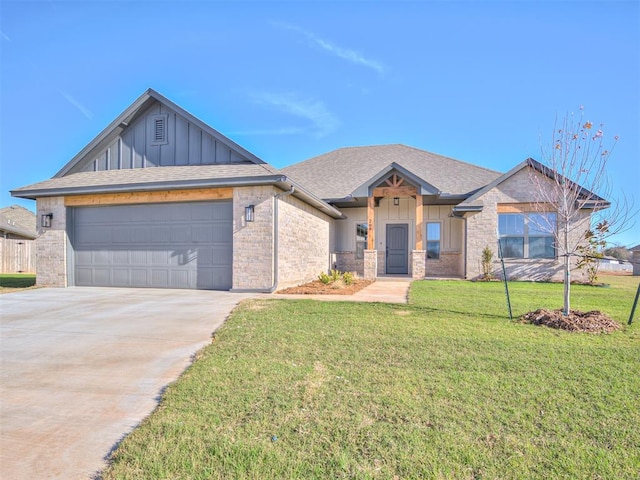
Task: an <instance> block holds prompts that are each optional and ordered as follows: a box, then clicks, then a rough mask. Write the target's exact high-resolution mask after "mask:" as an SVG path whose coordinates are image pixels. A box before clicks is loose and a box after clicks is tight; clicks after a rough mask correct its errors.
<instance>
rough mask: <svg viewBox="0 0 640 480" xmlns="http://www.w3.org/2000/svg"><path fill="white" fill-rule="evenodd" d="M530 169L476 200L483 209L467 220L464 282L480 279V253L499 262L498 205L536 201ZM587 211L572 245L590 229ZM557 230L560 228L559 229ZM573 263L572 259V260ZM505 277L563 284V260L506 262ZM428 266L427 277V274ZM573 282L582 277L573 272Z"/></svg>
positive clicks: (497, 268)
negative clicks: (490, 254)
mask: <svg viewBox="0 0 640 480" xmlns="http://www.w3.org/2000/svg"><path fill="white" fill-rule="evenodd" d="M530 175H531V173H530V168H526V169H522V170H521V171H519V172H518V173H516V174H515V175H513V176H512V177H511V178H509V179H508V180H506V181H505V182H503V183H501V184H500V185H498V186H497V187H495V188H493V189H491V190H490V191H488V192H487V193H485V194H484V195H483V196H482V197H480V198H479V199H478V200H480V201H482V203H483V205H484V207H483V210H482V212H479V213H476V214H472V215H470V216H469V217H468V218H467V275H466V276H467V278H468V279H477V278H479V277H480V276H481V275H482V263H481V262H482V250H483V249H484V248H485V247H486V246H488V247H489V248H491V250H493V252H494V258H495V259H497V258H498V247H497V238H496V232H497V227H498V208H497V206H498V204H499V203H529V202H534V201H535V196H534V192H533V188H534V186H533V184H532V180H531V176H530ZM589 218H590V211H585V212H584V215H583V217H582V218H581V219H580V220H579V221H578V223H577V227H579V228H576V229H575V230H574V238H573V239H572V240H573V241H575V240H576V238H577V237H579V236H580V232H584V231H585V230H586V229H587V228H589ZM559 227H560V226H559ZM572 261H573V262H574V263H575V259H572ZM505 266H506V269H507V277H508V278H509V279H513V280H517V279H522V280H558V281H560V280H562V258H558V259H526V258H525V259H505ZM494 267H495V268H494V274H495V275H496V276H498V277H501V276H502V271H501V267H500V262H499V261H498V260H496V261H495V262H494ZM428 268H429V267H428V266H427V274H429V269H428ZM572 277H573V278H574V279H583V278H584V273H583V272H581V271H578V270H575V269H574V270H572Z"/></svg>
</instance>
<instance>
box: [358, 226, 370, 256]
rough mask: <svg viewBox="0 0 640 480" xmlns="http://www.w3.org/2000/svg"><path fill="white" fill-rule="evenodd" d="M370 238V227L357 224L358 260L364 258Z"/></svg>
mask: <svg viewBox="0 0 640 480" xmlns="http://www.w3.org/2000/svg"><path fill="white" fill-rule="evenodd" d="M368 237H369V225H368V224H366V223H358V224H356V258H364V251H365V250H366V248H367V241H368Z"/></svg>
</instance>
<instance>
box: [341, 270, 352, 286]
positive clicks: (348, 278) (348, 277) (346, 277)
mask: <svg viewBox="0 0 640 480" xmlns="http://www.w3.org/2000/svg"><path fill="white" fill-rule="evenodd" d="M342 281H343V282H344V284H345V285H351V284H352V283H353V273H352V272H344V273H343V274H342Z"/></svg>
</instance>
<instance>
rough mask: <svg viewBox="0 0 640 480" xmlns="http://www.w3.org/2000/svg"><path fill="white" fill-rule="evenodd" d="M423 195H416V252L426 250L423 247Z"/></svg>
mask: <svg viewBox="0 0 640 480" xmlns="http://www.w3.org/2000/svg"><path fill="white" fill-rule="evenodd" d="M422 210H423V208H422V195H416V250H424V247H423V245H422V243H423V242H422V232H423V230H424V229H423V222H422Z"/></svg>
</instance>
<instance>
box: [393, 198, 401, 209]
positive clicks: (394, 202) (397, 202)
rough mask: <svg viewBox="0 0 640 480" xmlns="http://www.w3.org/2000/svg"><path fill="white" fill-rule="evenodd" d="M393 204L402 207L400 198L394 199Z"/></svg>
mask: <svg viewBox="0 0 640 480" xmlns="http://www.w3.org/2000/svg"><path fill="white" fill-rule="evenodd" d="M393 204H394V205H395V206H396V207H397V206H398V205H400V198H398V197H393Z"/></svg>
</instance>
